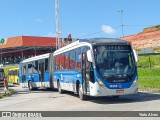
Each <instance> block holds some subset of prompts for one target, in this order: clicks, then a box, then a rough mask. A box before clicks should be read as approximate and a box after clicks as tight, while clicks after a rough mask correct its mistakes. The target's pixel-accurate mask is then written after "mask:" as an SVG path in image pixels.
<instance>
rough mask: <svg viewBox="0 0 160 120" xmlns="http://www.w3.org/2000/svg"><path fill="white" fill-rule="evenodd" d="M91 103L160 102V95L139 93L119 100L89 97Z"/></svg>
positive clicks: (121, 97)
mask: <svg viewBox="0 0 160 120" xmlns="http://www.w3.org/2000/svg"><path fill="white" fill-rule="evenodd" d="M88 100H89V101H91V102H94V103H98V104H119V103H135V102H146V101H153V100H160V94H154V93H144V92H139V93H138V94H135V95H124V96H119V98H114V97H89V99H88Z"/></svg>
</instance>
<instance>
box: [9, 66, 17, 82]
mask: <svg viewBox="0 0 160 120" xmlns="http://www.w3.org/2000/svg"><path fill="white" fill-rule="evenodd" d="M8 81H9V82H11V83H14V84H19V68H18V67H16V68H10V69H9V70H8Z"/></svg>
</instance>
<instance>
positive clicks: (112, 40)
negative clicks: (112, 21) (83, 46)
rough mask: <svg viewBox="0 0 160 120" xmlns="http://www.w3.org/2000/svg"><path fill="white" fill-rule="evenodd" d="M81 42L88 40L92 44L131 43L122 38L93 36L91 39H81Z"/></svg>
mask: <svg viewBox="0 0 160 120" xmlns="http://www.w3.org/2000/svg"><path fill="white" fill-rule="evenodd" d="M79 42H88V43H92V44H112V45H114V44H129V42H127V41H125V40H121V39H115V38H91V39H81V40H79Z"/></svg>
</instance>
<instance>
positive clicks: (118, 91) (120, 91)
mask: <svg viewBox="0 0 160 120" xmlns="http://www.w3.org/2000/svg"><path fill="white" fill-rule="evenodd" d="M116 93H124V90H116Z"/></svg>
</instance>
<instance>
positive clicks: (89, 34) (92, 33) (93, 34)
mask: <svg viewBox="0 0 160 120" xmlns="http://www.w3.org/2000/svg"><path fill="white" fill-rule="evenodd" d="M118 27H120V25H118V26H116V27H112V28H114V29H116V28H118ZM105 31H106V30H101V31H97V32H93V33H89V34H87V35H84V36H79V37H77V39H80V38H84V37H87V36H91V35H95V34H99V33H102V32H105Z"/></svg>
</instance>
